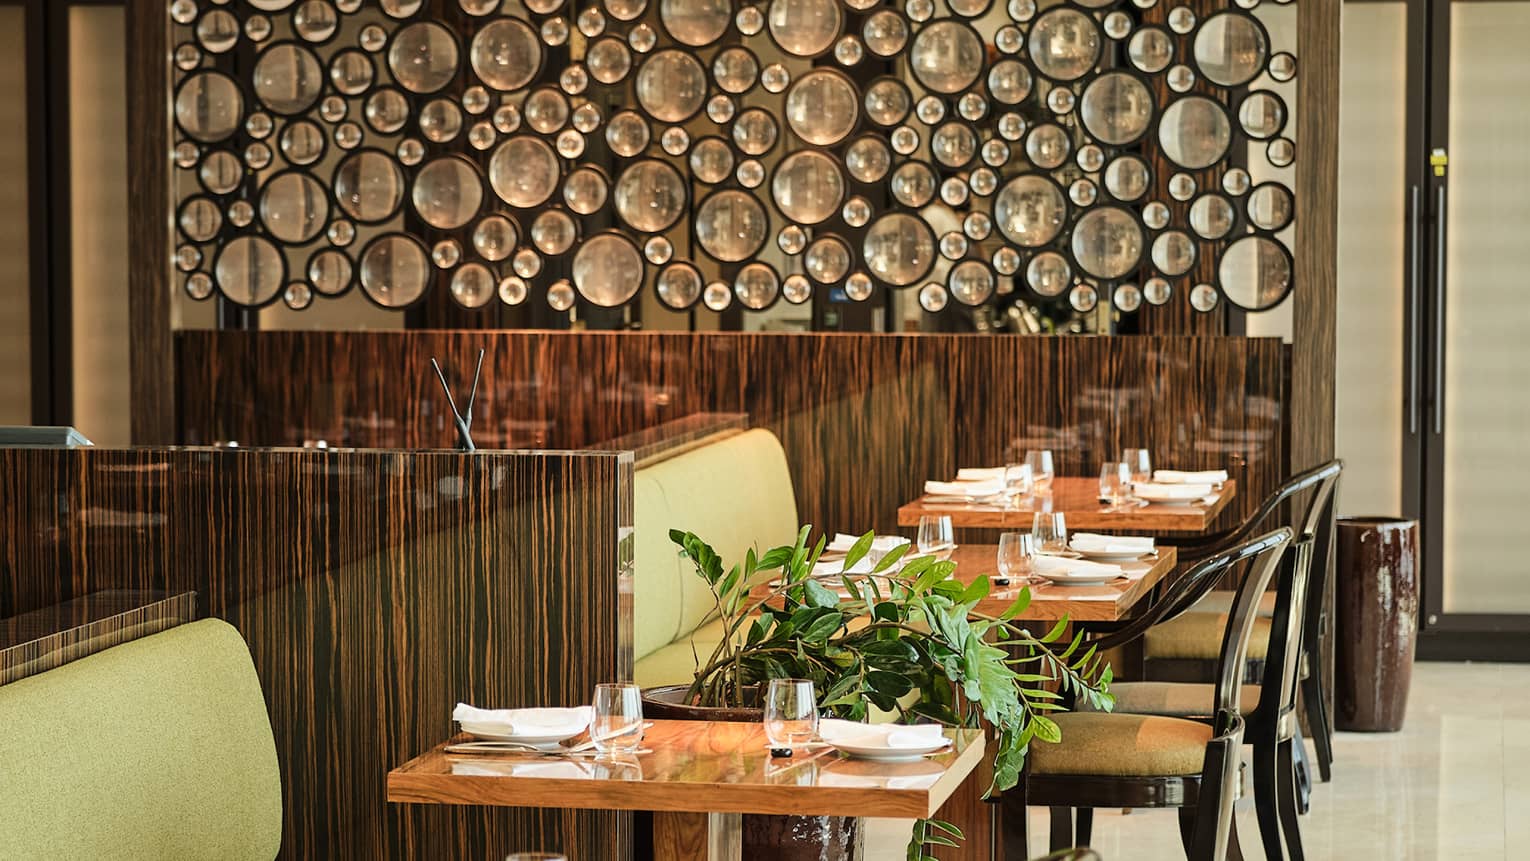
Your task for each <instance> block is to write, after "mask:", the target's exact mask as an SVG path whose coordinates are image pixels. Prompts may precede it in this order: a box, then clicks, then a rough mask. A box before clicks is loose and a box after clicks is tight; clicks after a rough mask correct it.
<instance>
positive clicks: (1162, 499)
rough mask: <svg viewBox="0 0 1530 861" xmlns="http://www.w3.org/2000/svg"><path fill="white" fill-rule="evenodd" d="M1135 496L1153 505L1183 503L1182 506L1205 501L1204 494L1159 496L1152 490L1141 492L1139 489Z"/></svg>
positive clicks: (1199, 503)
mask: <svg viewBox="0 0 1530 861" xmlns="http://www.w3.org/2000/svg"><path fill="white" fill-rule="evenodd" d="M1137 496H1139V497H1141V498H1142V499H1145V500H1147V501H1148V502H1151V503H1153V504H1154V505H1183V506H1191V505H1201V504H1203V503H1205V501H1206V497H1204V496H1192V497H1188V498H1187V497H1183V496H1159V495H1157V494H1155V493H1153V492H1152V491H1148V492H1146V493H1143V492H1140V491H1139V492H1138V493H1137Z"/></svg>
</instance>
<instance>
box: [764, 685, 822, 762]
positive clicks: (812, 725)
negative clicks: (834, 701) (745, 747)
mask: <svg viewBox="0 0 1530 861" xmlns="http://www.w3.org/2000/svg"><path fill="white" fill-rule="evenodd" d="M765 737H766V738H768V739H770V746H771V747H772V748H793V747H799V746H801V745H804V744H807V743H808V742H810V741H812V740H813V739H815V738H817V737H818V695H817V694H816V693H815V692H814V691H813V682H812V681H811V680H809V679H771V680H770V687H769V688H768V689H766V691H765Z"/></svg>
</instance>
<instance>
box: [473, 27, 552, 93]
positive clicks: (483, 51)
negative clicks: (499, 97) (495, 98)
mask: <svg viewBox="0 0 1530 861" xmlns="http://www.w3.org/2000/svg"><path fill="white" fill-rule="evenodd" d="M468 62H469V63H471V64H472V66H473V72H474V73H475V74H477V75H478V79H479V80H480V81H483V82H484V83H485V84H486V85H488V86H490V87H493V88H494V89H496V90H501V91H504V92H509V91H511V90H519V89H520V88H522V87H524V86H526V85H527V84H529V83H531V82H532V80H533V79H534V78H535V77H536V75H537V72H538V71H540V70H541V68H542V40H541V39H539V38H537V33H536V31H535V30H533V29H531V25H530V24H527V23H526V22H525V21H522V20H520V19H519V18H496V19H495V20H493V21H491V22H489V23H488V24H485V25H484V26H483V28H482V29H480V30H479V31H478V33H477V34H476V35H474V36H473V42H472V44H471V45H470V46H469V47H468Z"/></svg>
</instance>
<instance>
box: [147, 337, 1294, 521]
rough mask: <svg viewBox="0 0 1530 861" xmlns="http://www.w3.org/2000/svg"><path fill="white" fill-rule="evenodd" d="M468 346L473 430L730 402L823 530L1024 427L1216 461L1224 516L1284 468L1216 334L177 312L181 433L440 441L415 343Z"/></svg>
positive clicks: (1264, 376) (567, 444) (648, 419)
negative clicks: (232, 322) (476, 367)
mask: <svg viewBox="0 0 1530 861" xmlns="http://www.w3.org/2000/svg"><path fill="white" fill-rule="evenodd" d="M480 346H481V347H484V348H485V349H486V350H487V354H486V358H485V364H484V376H483V383H482V384H481V388H480V393H479V401H478V405H477V406H476V407H475V409H474V414H475V420H474V428H475V431H474V439H475V440H476V441H477V442H478V444H479V445H480V446H482V447H488V448H494V447H514V446H526V445H539V446H554V447H559V448H576V447H583V446H588V445H593V444H595V443H598V442H601V441H603V440H609V439H611V438H613V437H617V436H620V435H623V434H628V433H633V432H635V431H639V430H642V429H644V428H648V427H652V426H654V425H657V424H660V423H662V422H666V421H670V420H673V419H676V418H679V417H682V416H686V415H690V414H692V413H697V412H743V413H748V414H749V416H750V418H751V421H752V422H753V423H754V424H756V425H759V426H764V427H768V428H770V429H771V430H773V431H775V433H776V434H777V435H778V436H780V437H781V441H782V444H783V445H784V447H785V449H786V452H787V458H788V462H789V464H790V467H791V471H792V478H793V481H794V482H795V484H796V489H797V501H798V507H799V510H800V514H801V517H802V519H803V520H804V522H810V523H813V524H815V525H818V526H821V527H823V528H826V529H831V530H840V531H854V530H863V529H867V528H871V527H875V528H878V529H886V530H893V529H894V528H895V527H896V512H897V507H898V506H899V505H900V504H901V503H903V502H906V501H908V500H909V499H912V498H913V497H914V496H916V495H918V493H919V491H920V489H921V487H922V484H923V482H924V480H925V479H928V478H935V477H948V476H950V475H952V474H954V472H955V471H956V469H957V467H958V466H970V465H980V464H998V463H1002V462H1003V460H1004V457H1005V454H1006V452H1007V451H1010V450H1015V449H1016V448H1017V447H1018V449H1019V450H1021V451H1022V452H1023V449H1024V448H1026V447H1030V446H1033V445H1042V444H1047V445H1050V446H1051V447H1052V448H1053V449H1054V450H1056V451H1057V453H1058V455H1059V457H1060V458H1061V459H1062V470H1063V471H1064V472H1065V473H1071V474H1086V475H1087V474H1096V473H1097V472H1098V470H1099V468H1100V464H1101V462H1103V461H1105V460H1107V459H1110V458H1113V457H1115V456H1116V455H1117V454H1119V449H1120V448H1121V447H1123V446H1126V445H1144V446H1147V447H1149V448H1151V449H1152V450H1153V452H1154V454H1155V456H1156V457H1157V458H1158V460H1159V462H1160V463H1161V464H1163V465H1173V466H1180V467H1191V468H1193V467H1221V466H1226V467H1228V468H1229V469H1230V470H1232V472H1233V475H1234V477H1236V478H1237V479H1238V481H1239V487H1240V493H1239V497H1238V499H1237V500H1236V502H1235V503H1234V504H1233V505H1231V506H1229V512H1228V514H1227V515H1224V516H1226V517H1229V518H1231V517H1236V516H1239V515H1241V514H1243V513H1246V512H1247V511H1250V510H1252V508H1253V507H1254V506H1255V505H1256V504H1257V502H1258V500H1259V499H1260V498H1261V497H1262V496H1263V495H1265V494H1266V493H1267V492H1268V491H1269V490H1270V489H1272V488H1273V486H1274V485H1275V483H1276V482H1277V480H1278V478H1279V476H1280V475H1282V474H1284V473H1283V470H1284V458H1285V450H1284V443H1283V432H1282V423H1283V422H1284V421H1285V420H1286V418H1287V414H1286V410H1285V373H1284V369H1283V366H1282V364H1281V356H1282V347H1281V344H1280V342H1279V341H1278V340H1274V339H1248V338H1229V337H1206V338H1186V337H1149V336H1140V337H1114V338H1105V337H1057V338H1051V337H1039V338H1025V337H987V336H975V335H854V334H833V335H788V334H741V333H710V334H689V333H677V334H668V333H630V332H629V333H597V332H585V333H550V332H524V331H482V332H370V333H361V332H357V333H338V334H337V333H315V334H302V333H272V332H267V333H249V332H222V333H218V332H182V333H180V334H179V335H178V358H177V362H178V366H179V368H180V371H179V380H180V387H181V392H180V402H181V404H182V405H183V409H182V411H181V422H182V424H181V438H182V439H183V440H184V441H186V442H188V443H206V442H211V441H214V440H220V439H221V440H226V439H235V440H238V441H240V442H241V443H243V444H251V443H254V444H270V445H295V444H299V443H301V442H302V441H303V440H305V439H325V440H327V441H328V442H329V444H330V445H346V446H379V447H412V446H425V447H429V446H446V445H450V444H451V441H452V432H451V429H450V427H449V425H448V424H447V421H446V418H445V417H444V416H443V415H442V408H443V403H444V401H443V399H442V397H441V394H440V392H439V386H438V385H437V384H436V383H435V381H434V378H433V376H429V373H430V372H429V370H428V368H429V358H430V357H431V356H432V355H435V356H439V357H441V358H442V359H443V361H444V362H446V363H447V364H448V365H449V366H450V367H451V368H454V369H464V368H470V367H472V361H473V358H474V357H475V356H476V353H477V349H478V348H479V347H480ZM459 373H460V371H459Z"/></svg>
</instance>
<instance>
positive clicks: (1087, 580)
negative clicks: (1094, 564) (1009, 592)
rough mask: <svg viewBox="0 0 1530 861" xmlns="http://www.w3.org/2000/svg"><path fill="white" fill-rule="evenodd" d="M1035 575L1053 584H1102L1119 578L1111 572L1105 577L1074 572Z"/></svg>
mask: <svg viewBox="0 0 1530 861" xmlns="http://www.w3.org/2000/svg"><path fill="white" fill-rule="evenodd" d="M1036 576H1037V577H1040V578H1041V579H1043V580H1046V581H1049V582H1050V583H1051V584H1052V585H1054V586H1104V585H1105V584H1107V583H1114V582H1115V581H1117V580H1120V579H1121V577H1120V575H1116V574H1111V575H1108V576H1105V577H1096V576H1094V575H1089V576H1086V577H1080V576H1077V575H1074V574H1042V573H1037V574H1036Z"/></svg>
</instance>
